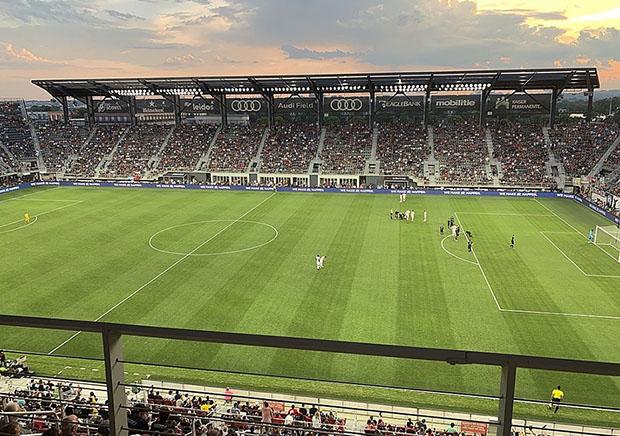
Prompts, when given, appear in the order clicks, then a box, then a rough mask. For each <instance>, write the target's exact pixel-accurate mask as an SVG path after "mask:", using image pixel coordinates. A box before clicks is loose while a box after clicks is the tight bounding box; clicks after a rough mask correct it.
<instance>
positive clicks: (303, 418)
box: [0, 379, 487, 436]
mask: <svg viewBox="0 0 620 436" xmlns="http://www.w3.org/2000/svg"><path fill="white" fill-rule="evenodd" d="M98 387H99V388H100V386H98V385H96V384H90V385H87V386H85V387H82V386H81V385H80V384H78V383H73V382H69V381H61V380H43V379H30V380H29V381H28V382H27V384H21V385H20V386H19V387H15V388H13V389H10V390H9V391H8V392H4V393H2V394H0V402H1V405H2V407H1V408H0V412H4V413H10V414H13V415H5V416H0V433H2V434H3V435H11V436H13V435H14V436H18V435H20V434H29V433H33V434H41V433H43V434H44V435H46V436H47V435H50V436H61V435H62V436H65V435H66V436H75V435H76V434H97V435H99V436H107V435H109V434H110V420H109V414H108V403H107V400H106V398H105V396H106V392H105V391H100V390H97V388H98ZM126 391H127V404H126V405H124V406H122V407H123V408H124V409H125V410H126V412H127V425H128V434H130V435H139V434H141V435H160V436H164V435H165V436H178V435H189V434H196V435H207V436H236V435H243V434H261V435H283V436H289V435H290V436H320V435H325V436H327V435H350V436H355V435H360V436H363V435H383V436H405V435H426V436H448V435H452V436H459V435H466V434H467V435H469V436H486V434H487V426H486V425H485V426H483V427H481V428H480V429H479V431H478V432H476V431H468V432H466V431H465V428H461V429H460V431H459V427H457V426H455V424H454V423H453V422H452V423H451V421H446V419H445V418H439V417H431V421H432V422H431V421H429V422H427V421H426V419H424V418H422V417H421V416H419V415H416V416H411V415H407V414H406V413H404V412H402V411H399V412H393V413H390V412H388V411H386V416H383V414H382V413H379V416H376V417H375V416H368V415H364V414H363V411H362V410H361V409H347V408H346V407H339V406H326V405H315V404H307V405H306V404H300V403H297V404H293V403H286V402H284V401H280V400H278V399H274V398H270V399H265V398H257V397H245V396H237V394H236V393H235V392H234V391H233V390H232V389H230V388H226V389H225V390H224V391H223V392H221V393H214V392H210V393H198V392H196V391H179V390H167V391H161V392H160V391H158V390H156V389H154V388H153V387H150V388H149V387H147V386H133V387H132V388H131V389H129V388H127V389H126ZM371 413H372V412H371ZM72 429H73V430H77V431H73V432H72V431H70V430H72Z"/></svg>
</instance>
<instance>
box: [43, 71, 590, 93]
mask: <svg viewBox="0 0 620 436" xmlns="http://www.w3.org/2000/svg"><path fill="white" fill-rule="evenodd" d="M32 83H33V84H35V85H37V86H39V87H41V88H43V89H44V90H46V91H47V92H49V93H50V94H51V95H52V96H54V97H63V96H64V97H74V98H85V97H96V96H103V97H122V96H141V95H192V94H194V95H196V94H211V95H214V94H220V95H221V94H252V93H261V94H293V93H362V92H373V91H374V92H437V91H482V90H489V91H490V90H496V91H513V92H515V91H517V92H521V91H531V90H549V89H555V90H558V91H560V92H561V91H564V90H589V91H592V90H594V89H596V88H599V87H600V82H599V77H598V72H597V69H596V68H593V67H587V68H540V69H510V70H463V71H430V72H395V73H352V74H313V75H269V76H221V77H218V76H212V77H157V78H120V79H60V80H33V81H32Z"/></svg>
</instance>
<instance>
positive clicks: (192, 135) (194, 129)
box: [158, 124, 218, 171]
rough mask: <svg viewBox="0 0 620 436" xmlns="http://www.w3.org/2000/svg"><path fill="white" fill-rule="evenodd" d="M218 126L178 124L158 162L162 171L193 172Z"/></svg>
mask: <svg viewBox="0 0 620 436" xmlns="http://www.w3.org/2000/svg"><path fill="white" fill-rule="evenodd" d="M217 128H218V126H217V125H215V124H180V125H178V126H176V127H175V129H174V132H173V133H172V136H171V137H170V139H169V140H168V144H167V145H166V148H165V149H164V151H163V153H162V156H161V159H160V161H159V165H158V169H160V170H164V171H171V170H177V171H193V170H194V168H195V167H196V165H197V164H198V161H199V160H200V158H201V157H202V156H203V155H204V154H205V153H206V152H207V150H208V149H209V145H210V144H211V140H212V139H213V135H215V132H216V131H217Z"/></svg>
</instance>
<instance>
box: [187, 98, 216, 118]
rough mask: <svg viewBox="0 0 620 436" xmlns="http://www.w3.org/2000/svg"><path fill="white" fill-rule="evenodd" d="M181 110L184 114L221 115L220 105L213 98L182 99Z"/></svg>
mask: <svg viewBox="0 0 620 436" xmlns="http://www.w3.org/2000/svg"><path fill="white" fill-rule="evenodd" d="M181 109H182V110H183V113H184V114H192V115H203V116H204V115H219V114H220V104H219V103H218V102H217V101H216V100H215V99H212V98H205V99H202V98H194V99H191V98H182V99H181Z"/></svg>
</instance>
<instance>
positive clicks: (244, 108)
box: [226, 97, 267, 115]
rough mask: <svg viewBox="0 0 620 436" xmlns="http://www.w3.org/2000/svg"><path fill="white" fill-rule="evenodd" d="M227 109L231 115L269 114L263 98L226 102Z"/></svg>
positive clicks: (233, 99) (235, 99) (238, 99)
mask: <svg viewBox="0 0 620 436" xmlns="http://www.w3.org/2000/svg"><path fill="white" fill-rule="evenodd" d="M226 108H227V109H228V113H229V114H239V115H241V114H247V115H258V114H262V115H266V114H267V102H266V101H265V100H264V99H263V98H262V97H246V98H231V99H229V100H227V101H226Z"/></svg>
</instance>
